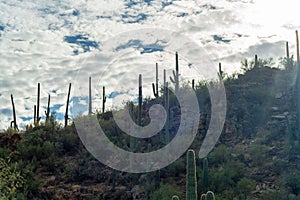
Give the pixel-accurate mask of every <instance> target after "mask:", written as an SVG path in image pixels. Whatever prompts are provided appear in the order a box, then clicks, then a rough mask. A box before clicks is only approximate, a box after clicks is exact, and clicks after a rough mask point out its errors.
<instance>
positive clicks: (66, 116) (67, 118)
mask: <svg viewBox="0 0 300 200" xmlns="http://www.w3.org/2000/svg"><path fill="white" fill-rule="evenodd" d="M70 93H71V83H70V84H69V91H68V98H67V105H66V114H65V127H66V126H67V125H68V120H69V115H68V112H69V101H70Z"/></svg>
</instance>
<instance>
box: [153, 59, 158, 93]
mask: <svg viewBox="0 0 300 200" xmlns="http://www.w3.org/2000/svg"><path fill="white" fill-rule="evenodd" d="M152 90H153V94H154V96H155V98H158V96H159V94H158V64H157V63H156V66H155V85H154V83H152Z"/></svg>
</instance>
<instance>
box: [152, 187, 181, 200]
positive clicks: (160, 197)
mask: <svg viewBox="0 0 300 200" xmlns="http://www.w3.org/2000/svg"><path fill="white" fill-rule="evenodd" d="M174 195H177V196H178V197H182V193H181V192H179V190H178V189H177V188H175V187H173V186H171V185H161V186H160V188H159V189H158V190H155V191H154V192H152V193H151V194H150V200H170V199H171V198H172V196H174ZM179 199H181V198H179Z"/></svg>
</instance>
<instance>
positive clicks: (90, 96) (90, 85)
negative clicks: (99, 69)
mask: <svg viewBox="0 0 300 200" xmlns="http://www.w3.org/2000/svg"><path fill="white" fill-rule="evenodd" d="M91 114H92V77H89V115H91Z"/></svg>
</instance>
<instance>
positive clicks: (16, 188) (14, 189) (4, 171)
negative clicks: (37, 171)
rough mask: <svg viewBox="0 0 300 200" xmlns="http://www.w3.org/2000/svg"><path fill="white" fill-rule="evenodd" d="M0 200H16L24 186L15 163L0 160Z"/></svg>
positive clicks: (22, 178) (23, 180)
mask: <svg viewBox="0 0 300 200" xmlns="http://www.w3.org/2000/svg"><path fill="white" fill-rule="evenodd" d="M0 169H1V171H0V199H17V197H20V195H18V193H20V190H21V189H22V188H23V187H24V185H25V179H24V177H23V176H22V175H21V172H20V171H17V170H16V163H9V162H8V161H6V160H4V159H3V158H0Z"/></svg>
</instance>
